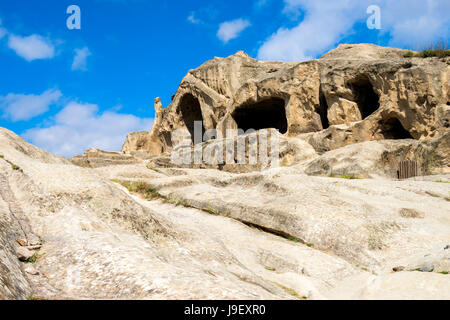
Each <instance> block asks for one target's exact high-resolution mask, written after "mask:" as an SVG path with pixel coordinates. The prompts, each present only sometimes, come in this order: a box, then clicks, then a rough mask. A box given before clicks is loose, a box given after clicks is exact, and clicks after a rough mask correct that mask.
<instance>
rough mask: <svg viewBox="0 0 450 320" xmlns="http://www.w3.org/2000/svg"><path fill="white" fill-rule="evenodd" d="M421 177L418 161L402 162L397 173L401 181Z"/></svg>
mask: <svg viewBox="0 0 450 320" xmlns="http://www.w3.org/2000/svg"><path fill="white" fill-rule="evenodd" d="M418 175H419V169H418V165H417V161H412V160H405V161H400V163H399V166H398V171H397V176H398V178H399V179H408V178H412V177H417V176H418Z"/></svg>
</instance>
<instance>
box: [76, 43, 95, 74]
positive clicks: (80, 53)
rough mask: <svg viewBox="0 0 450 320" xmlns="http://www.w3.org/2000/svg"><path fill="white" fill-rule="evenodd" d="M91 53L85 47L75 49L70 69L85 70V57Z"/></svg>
mask: <svg viewBox="0 0 450 320" xmlns="http://www.w3.org/2000/svg"><path fill="white" fill-rule="evenodd" d="M90 55H92V53H91V52H90V51H89V49H88V48H87V47H84V48H82V49H75V57H74V58H73V63H72V70H80V71H86V70H87V58H88V57H89V56H90Z"/></svg>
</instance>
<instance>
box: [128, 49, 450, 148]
mask: <svg viewBox="0 0 450 320" xmlns="http://www.w3.org/2000/svg"><path fill="white" fill-rule="evenodd" d="M404 52H405V50H400V49H393V48H383V47H379V46H375V45H370V44H360V45H340V46H339V47H338V48H337V49H335V50H332V51H330V52H329V53H327V54H325V55H324V56H323V57H322V58H321V59H318V60H313V61H307V62H301V63H297V62H290V63H282V62H267V61H257V60H255V59H252V58H250V57H248V56H247V55H246V54H245V53H244V52H238V53H236V54H235V55H233V56H230V57H228V58H214V59H213V60H211V61H208V62H206V63H204V64H203V65H202V66H200V67H199V68H197V69H194V70H190V71H189V72H188V74H187V75H186V76H185V77H184V78H183V80H182V81H181V84H180V86H179V88H178V90H177V92H176V94H175V95H174V96H173V101H172V103H171V104H170V106H168V107H167V108H165V109H163V108H162V105H161V102H160V100H159V99H157V100H156V101H155V111H156V119H155V123H154V126H153V128H152V131H151V134H150V138H149V139H150V144H149V146H147V145H146V146H145V148H144V149H145V150H149V151H150V152H151V153H152V154H154V155H159V154H162V153H166V152H170V151H171V150H172V149H173V147H174V146H175V143H174V141H172V140H173V139H172V137H171V135H172V133H173V132H174V131H175V130H177V129H185V130H187V132H189V133H191V135H192V133H193V130H194V121H201V122H202V126H203V130H209V129H217V131H219V133H220V134H221V135H222V136H223V137H224V136H226V137H228V135H226V130H227V129H236V128H241V129H244V130H247V129H249V128H254V129H264V128H275V129H277V130H279V131H280V132H281V133H282V134H285V135H286V136H287V137H294V136H296V135H299V134H305V133H309V134H310V137H311V139H314V138H313V137H312V136H311V135H313V133H316V132H317V133H318V134H319V133H320V134H319V135H318V136H317V139H316V140H325V141H324V142H323V143H322V144H321V147H320V148H319V149H317V148H316V151H318V152H325V151H329V150H333V149H337V148H340V147H343V146H346V145H349V144H353V143H358V142H365V141H372V140H384V139H407V138H410V139H416V140H418V139H420V140H424V139H431V138H436V137H440V136H442V135H444V134H445V133H447V132H448V131H449V123H450V107H449V106H448V103H449V101H450V98H449V90H448V83H449V81H448V77H449V75H448V74H449V59H448V58H444V59H438V58H429V59H423V58H404V57H403V54H404ZM310 143H311V142H310ZM317 143H320V141H318V142H316V143H315V144H317ZM311 144H313V143H311ZM313 145H314V144H313ZM135 149H137V150H141V147H136V148H135ZM126 151H127V152H129V151H133V148H132V147H131V148H130V147H127V148H126Z"/></svg>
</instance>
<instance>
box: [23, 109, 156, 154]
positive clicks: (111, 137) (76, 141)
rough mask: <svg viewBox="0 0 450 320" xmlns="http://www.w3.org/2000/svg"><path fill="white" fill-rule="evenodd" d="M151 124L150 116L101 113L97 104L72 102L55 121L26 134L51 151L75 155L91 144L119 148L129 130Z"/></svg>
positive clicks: (148, 128)
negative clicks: (140, 116) (139, 116)
mask: <svg viewBox="0 0 450 320" xmlns="http://www.w3.org/2000/svg"><path fill="white" fill-rule="evenodd" d="M152 124H153V119H150V118H138V117H136V116H133V115H130V114H121V113H116V112H113V111H105V112H103V113H101V112H99V108H98V106H97V105H95V104H82V103H78V102H71V103H69V104H67V105H66V106H65V107H64V109H62V110H61V111H60V112H59V113H58V114H57V115H56V116H55V119H54V123H53V124H52V125H50V126H47V127H43V128H33V129H30V130H27V131H26V132H25V133H24V134H23V137H24V138H25V139H27V140H28V141H30V142H31V143H33V144H35V145H37V146H38V147H40V148H43V149H45V150H48V151H50V152H51V153H54V154H57V155H60V156H65V157H72V156H74V155H77V154H82V153H83V152H84V151H85V150H86V149H88V148H91V147H95V148H99V149H103V150H108V151H120V150H121V148H122V145H123V143H124V141H125V138H126V136H127V134H128V133H130V132H132V131H141V130H150V128H151V127H152Z"/></svg>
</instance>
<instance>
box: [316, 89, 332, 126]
mask: <svg viewBox="0 0 450 320" xmlns="http://www.w3.org/2000/svg"><path fill="white" fill-rule="evenodd" d="M316 112H317V113H318V114H319V115H320V121H321V122H322V129H327V128H328V127H329V126H330V123H329V122H328V103H327V99H326V97H325V95H324V94H323V92H322V89H320V92H319V108H318V109H317V110H316Z"/></svg>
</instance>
